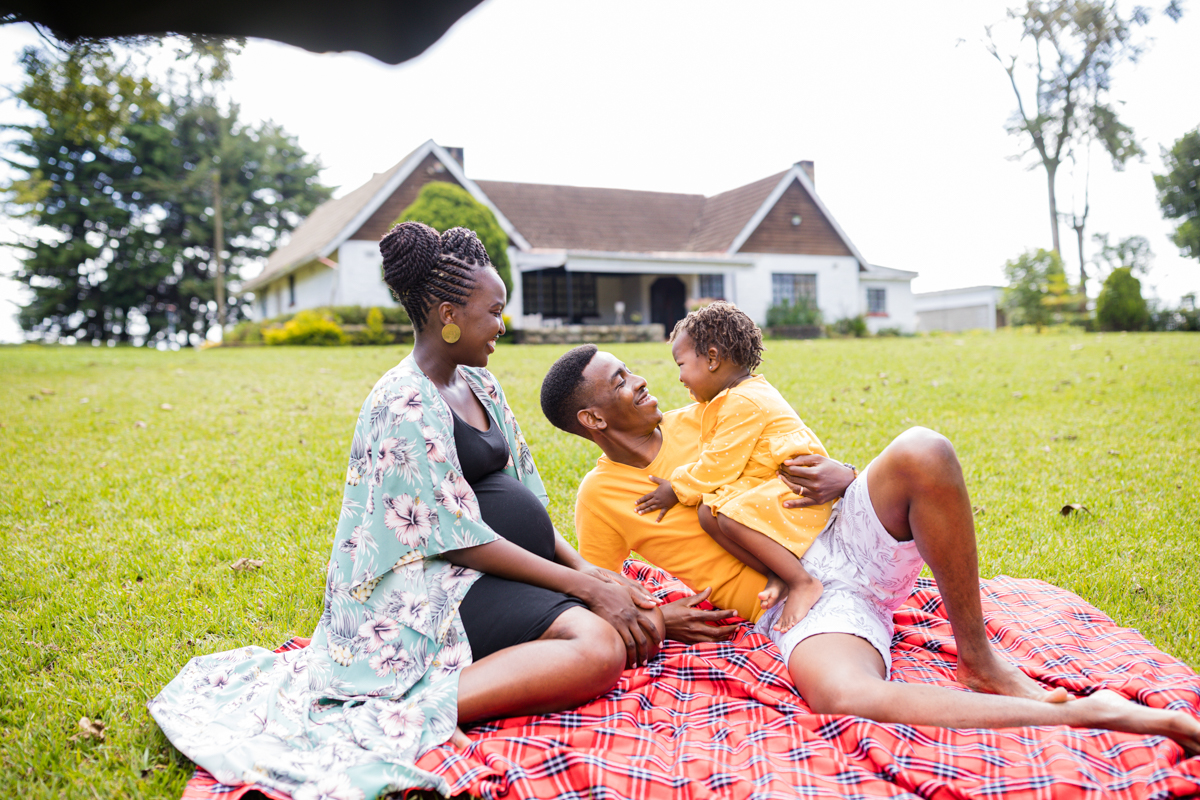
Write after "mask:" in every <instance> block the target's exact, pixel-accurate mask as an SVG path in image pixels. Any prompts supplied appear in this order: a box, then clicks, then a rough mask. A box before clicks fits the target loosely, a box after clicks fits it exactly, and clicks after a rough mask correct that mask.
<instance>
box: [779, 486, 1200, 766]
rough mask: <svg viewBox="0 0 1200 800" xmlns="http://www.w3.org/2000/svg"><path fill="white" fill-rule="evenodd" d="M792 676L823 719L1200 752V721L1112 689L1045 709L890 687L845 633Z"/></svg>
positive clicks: (870, 653)
mask: <svg viewBox="0 0 1200 800" xmlns="http://www.w3.org/2000/svg"><path fill="white" fill-rule="evenodd" d="M873 469H874V468H873V467H872V470H873ZM873 478H874V472H872V479H873ZM830 665H836V669H832V668H831V667H830ZM788 672H790V673H791V676H792V680H793V681H794V682H795V684H796V689H797V691H799V692H800V695H801V697H803V698H804V700H805V702H807V703H808V705H809V707H810V708H811V709H812V710H813V711H814V712H815V713H818V714H851V715H854V716H858V717H865V718H867V719H872V720H875V721H876V722H901V723H905V724H909V725H937V726H940V727H944V728H1020V727H1025V726H1027V725H1070V726H1072V727H1076V728H1104V729H1107V730H1113V731H1125V732H1128V733H1141V734H1148V735H1158V736H1169V737H1171V738H1172V739H1174V740H1175V741H1176V742H1178V743H1179V744H1180V745H1181V746H1182V747H1183V748H1184V750H1186V751H1187V752H1188V754H1189V755H1196V754H1198V753H1200V721H1197V720H1195V719H1194V718H1192V717H1191V716H1189V715H1188V714H1185V713H1183V712H1179V711H1164V710H1162V709H1155V708H1147V707H1145V706H1141V705H1138V704H1137V703H1133V702H1130V701H1129V700H1126V699H1125V698H1123V697H1121V696H1120V695H1118V694H1116V693H1115V692H1111V691H1107V690H1105V691H1099V692H1096V693H1095V694H1093V695H1091V696H1089V697H1085V698H1082V699H1079V700H1074V701H1072V702H1070V703H1046V702H1042V701H1040V700H1031V699H1029V698H1025V697H1005V696H1000V695H992V694H976V693H974V692H960V691H956V690H954V689H945V688H942V687H938V686H923V685H921V684H914V683H900V682H894V681H888V680H886V679H885V677H884V675H885V671H884V665H883V658H882V657H881V656H880V655H879V653H878V652H877V651H876V650H875V648H874V647H872V646H871V645H870V644H869V643H868V642H867V641H866V640H865V639H860V638H859V637H857V636H852V635H850V634H847V633H822V634H817V635H816V636H811V637H809V638H807V639H805V640H804V641H802V642H801V643H800V644H799V645H797V646H796V648H795V649H794V650H793V651H792V655H791V657H790V658H789V659H788Z"/></svg>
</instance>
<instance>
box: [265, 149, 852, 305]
mask: <svg viewBox="0 0 1200 800" xmlns="http://www.w3.org/2000/svg"><path fill="white" fill-rule="evenodd" d="M430 155H432V156H434V157H436V158H437V159H438V160H439V161H441V163H442V164H443V165H444V166H445V168H446V171H447V172H448V173H449V174H450V176H451V177H452V178H453V179H454V180H455V181H456V182H458V184H459V185H460V186H462V187H463V188H464V189H466V190H467V191H468V192H470V193H471V195H473V196H474V197H475V199H476V200H478V201H479V202H480V203H482V204H483V205H485V206H487V207H488V208H490V209H491V211H492V213H493V214H495V215H496V221H497V222H499V223H500V227H501V228H502V229H503V230H504V232H505V233H506V234H508V237H509V240H510V241H512V243H513V244H514V245H515V246H516V247H517V248H518V249H519V250H522V251H526V252H527V251H530V250H532V249H534V248H538V249H543V248H545V249H566V250H585V251H598V252H614V253H616V252H621V253H667V252H673V253H687V252H693V253H713V254H717V253H720V254H730V255H731V254H733V253H736V252H738V250H739V249H740V248H741V247H742V245H744V244H745V243H746V240H747V239H749V238H750V235H751V234H752V233H754V231H755V229H756V228H758V226H759V224H761V223H762V221H763V219H764V218H766V216H767V214H769V213H770V211H771V209H772V208H773V207H774V206H775V204H776V203H777V202H778V201H779V199H780V197H782V196H783V194H784V192H785V191H787V190H788V187H790V186H792V185H793V183H797V182H798V183H799V184H800V186H801V187H802V188H803V189H804V191H805V192H807V194H808V195H809V197H811V198H812V201H813V203H814V204H815V205H816V207H817V208H818V209H819V210H820V212H821V213H822V214H823V215H824V216H825V218H826V220H828V222H829V225H830V226H831V227H832V229H833V231H834V232H835V233H836V234H837V236H838V237H839V238H840V239H841V240H842V243H843V244H845V246H846V249H847V250H848V251H849V252H850V253H851V254H852V255H853V256H854V257H855V258H856V259H857V260H858V263H859V269H860V270H864V271H865V270H867V269H868V268H869V264H868V262H867V261H866V259H864V258H863V257H862V254H861V253H859V252H858V248H856V247H855V246H854V244H853V242H851V241H850V238H849V237H848V236H846V233H845V231H843V230H842V228H841V226H839V225H838V223H837V221H836V220H835V219H834V218H833V215H832V214H830V213H829V209H827V208H826V207H825V204H824V203H822V202H821V198H820V197H819V196H818V195H817V192H816V188H815V187H814V186H813V183H812V180H811V179H810V178H809V176H808V173H807V172H805V171H804V169H803V168H802V167H800V165H799V164H797V165H795V166H793V167H792V168H791V169H789V170H786V171H785V172H780V173H778V174H775V175H771V176H770V177H767V178H763V179H762V180H758V181H755V182H754V183H749V184H746V185H745V186H740V187H738V188H736V189H732V190H730V191H727V192H722V193H721V194H717V195H713V196H712V197H708V198H706V197H704V196H703V195H698V194H677V193H673V192H644V191H634V190H629V189H602V188H593V187H581V186H555V185H549V184H535V183H512V182H507V181H478V182H475V181H472V180H470V179H469V178H467V176H466V174H465V173H464V172H463V169H462V165H461V164H459V163H458V161H457V160H456V159H455V158H454V157H452V156H451V155H450V154H449V153H448V152H447V151H446V150H445V149H444V148H442V147H441V146H440V145H438V144H437V143H436V142H434V141H433V140H432V139H430V140H429V141H427V142H425V143H424V144H423V145H421V146H420V147H418V148H417V149H416V150H414V151H413V152H411V153H409V154H408V156H406V157H405V158H404V160H403V161H401V162H400V163H399V164H396V165H395V166H393V167H392V168H391V169H389V170H388V171H387V172H381V173H377V174H376V175H374V176H373V177H372V178H371V180H369V181H367V182H366V183H365V184H363V185H362V186H360V187H359V188H357V189H355V190H354V191H353V192H350V193H349V194H347V195H346V196H345V197H341V198H338V199H336V200H329V201H327V202H325V203H323V204H322V205H321V206H319V207H318V208H317V209H316V210H315V211H313V213H312V214H311V215H309V217H308V218H307V219H306V220H305V221H304V222H303V223H301V225H300V226H299V227H298V228H296V230H295V231H293V232H292V236H291V239H290V240H289V241H288V243H287V244H286V245H284V246H282V247H280V248H279V249H277V250H276V251H275V252H274V253H272V254H271V256H270V258H268V259H267V266H266V268H265V269H264V270H263V272H262V273H261V274H260V275H258V276H257V277H255V278H252V279H250V280H249V281H246V283H245V285H244V288H245V289H246V290H247V291H253V290H254V289H257V288H258V287H260V286H264V285H266V284H268V283H270V282H271V281H273V280H276V279H278V278H280V277H283V276H285V275H287V274H288V273H290V272H292V271H293V270H295V269H297V268H298V267H300V266H302V265H303V264H306V263H309V262H311V261H314V260H317V259H325V258H327V257H328V256H329V255H331V254H332V253H333V252H334V251H336V250H337V248H338V247H340V246H341V245H342V243H343V242H345V241H346V240H347V239H349V238H350V237H351V236H353V235H354V234H355V232H356V231H358V230H359V229H360V228H361V227H362V226H363V225H364V223H366V222H367V220H368V219H370V217H371V215H372V214H374V213H375V212H376V211H377V210H378V209H379V208H380V206H381V205H383V203H384V202H385V201H387V200H388V198H390V197H391V196H392V194H393V193H395V192H396V190H397V189H398V188H399V187H400V186H401V184H403V183H404V181H405V180H406V179H407V178H408V177H409V176H410V175H411V174H412V173H413V171H414V170H415V169H416V168H417V167H418V166H419V165H420V164H421V163H422V162H423V161H424V160H425V159H426V158H427V157H428V156H430ZM325 263H330V262H325Z"/></svg>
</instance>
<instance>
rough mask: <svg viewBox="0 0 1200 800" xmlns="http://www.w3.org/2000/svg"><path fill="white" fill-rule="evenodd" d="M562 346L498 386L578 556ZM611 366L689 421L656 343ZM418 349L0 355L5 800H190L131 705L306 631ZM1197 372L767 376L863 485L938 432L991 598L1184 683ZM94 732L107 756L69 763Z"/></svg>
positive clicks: (943, 359) (983, 350)
mask: <svg viewBox="0 0 1200 800" xmlns="http://www.w3.org/2000/svg"><path fill="white" fill-rule="evenodd" d="M565 349H566V348H564V347H553V346H546V347H515V346H502V347H501V349H500V350H499V351H498V352H497V353H496V354H495V356H493V359H492V368H493V371H494V372H495V373H496V374H497V376H498V377H499V378H500V380H501V382H502V383H503V385H504V387H505V389H506V391H507V393H508V396H509V399H510V402H512V404H513V406H514V409H515V411H516V413H517V416H518V418H519V419H520V421H521V423H522V425H523V426H524V428H525V432H526V434H527V436H528V438H529V441H530V443H531V445H532V446H533V450H534V455H535V457H536V459H537V462H538V465H539V467H540V469H541V471H542V474H543V476H544V477H545V479H546V484H547V488H548V490H549V492H550V496H551V498H552V502H551V513H552V516H553V517H554V521H555V523H556V524H557V525H558V526H559V528H560V530H562V531H564V533H567V534H568V535H569V536H571V535H573V534H572V531H573V529H574V527H573V524H572V504H573V498H574V487H575V486H576V485H577V483H578V481H579V479H580V478H581V477H582V476H583V474H584V473H585V472H586V471H587V470H588V469H589V468H590V465H591V463H592V462H593V461H594V459H595V455H596V451H595V450H594V448H592V447H591V446H590V445H588V444H587V443H585V442H583V441H582V440H580V439H576V438H573V437H572V438H568V437H567V436H566V435H565V434H561V433H559V432H557V431H554V430H553V429H552V428H551V427H550V426H549V424H548V423H546V422H545V420H544V419H543V418H542V415H541V412H540V411H539V408H538V401H537V392H538V387H539V385H540V379H541V376H542V375H543V374H544V372H545V369H546V367H547V366H548V365H549V364H550V363H551V362H552V361H553V360H554V359H555V358H556V357H557V356H558V355H559V354H560V353H561V352H563V350H565ZM611 349H612V350H613V351H614V352H616V353H617V354H618V355H619V356H620V357H622V358H624V359H625V360H626V361H627V363H628V364H629V365H630V367H631V368H632V369H633V370H634V371H636V372H639V373H640V374H642V375H644V376H646V377H647V378H648V379H649V380H650V384H651V389H652V391H654V392H655V394H657V396H658V397H659V400H660V402H661V404H662V406H663V408H673V407H676V406H678V405H681V404H682V403H683V402H684V401H685V393H684V391H683V389H682V387H681V386H680V384H679V383H678V381H677V378H676V371H675V367H674V364H673V363H672V362H671V360H670V354H669V351H668V349H667V346H666V345H646V344H640V345H613V346H612V347H611ZM406 352H407V350H406V349H405V348H401V347H387V348H353V349H351V348H333V349H291V348H274V349H271V348H268V349H224V350H221V349H218V350H209V351H205V352H193V351H188V352H180V353H160V352H154V351H142V350H131V349H123V348H122V349H106V348H91V347H75V348H39V347H18V348H3V349H0V370H3V375H4V381H3V386H0V409H2V411H0V454H2V460H0V524H2V531H3V543H2V549H0V595H2V597H3V606H2V608H0V636H2V637H3V638H2V640H0V641H3V643H4V646H3V649H2V651H0V683H2V686H0V758H2V759H3V769H2V770H0V792H2V793H3V795H4V796H18V797H62V796H72V797H92V796H96V797H118V796H120V797H123V796H162V797H177V796H178V795H179V793H180V792H181V790H182V788H183V784H184V782H185V781H186V780H187V778H188V776H189V775H190V772H191V765H190V764H189V763H188V762H187V761H186V760H184V759H182V758H181V757H180V756H179V755H178V754H177V753H175V752H174V751H173V750H172V748H171V747H170V746H169V745H168V743H167V741H166V739H165V738H164V737H163V736H162V734H161V733H159V731H158V729H157V727H156V726H155V725H154V723H153V722H152V721H151V719H150V717H149V715H148V714H147V713H146V709H145V703H146V701H147V699H149V698H150V697H152V696H153V695H154V694H155V693H156V692H157V691H158V690H159V688H160V687H161V686H163V684H165V683H166V682H167V681H168V680H170V679H171V678H172V677H173V676H174V675H175V673H176V672H177V671H178V670H179V669H180V668H181V667H182V666H183V665H184V663H186V662H187V660H188V659H189V658H191V657H192V656H194V655H198V654H202V653H209V652H213V651H217V650H224V649H229V648H232V647H236V646H240V645H245V644H257V645H262V646H265V647H272V646H275V645H278V644H279V643H280V642H282V641H284V640H285V639H287V638H288V637H289V636H292V635H307V634H308V633H310V632H311V630H312V628H313V626H314V624H315V623H316V621H317V618H318V615H319V613H320V608H321V595H322V590H323V587H324V577H323V574H322V573H323V567H324V564H325V563H326V559H327V556H328V551H329V545H330V540H331V536H332V534H333V530H334V526H335V522H336V519H337V513H338V508H339V505H340V498H341V491H342V489H341V481H342V478H343V476H344V474H345V463H346V458H347V454H348V452H349V440H350V435H351V432H352V430H353V426H354V420H355V416H356V414H357V411H358V408H359V405H360V403H361V402H362V399H363V397H364V396H365V395H366V392H367V391H368V390H369V389H370V387H371V386H372V385H373V384H374V382H375V380H376V379H377V378H378V376H379V375H380V374H381V373H383V372H384V371H385V370H386V369H388V368H389V367H391V366H392V365H393V364H395V363H396V362H397V361H398V360H399V359H400V358H401V357H402V356H403V355H404V354H405V353H406ZM1198 365H1200V337H1195V336H1191V335H1188V334H1159V335H1154V334H1147V335H1119V334H1105V335H1083V334H1047V335H1042V336H1036V335H1022V334H1019V333H1017V334H1014V333H1004V334H1000V335H988V336H963V337H961V338H956V337H953V336H950V337H934V338H918V339H873V340H858V341H854V340H849V341H817V342H769V343H768V350H767V360H766V363H765V364H764V366H763V372H764V374H766V376H767V377H768V378H769V379H770V380H771V381H772V382H773V383H774V384H775V385H776V386H777V387H778V388H779V389H780V390H781V391H782V392H783V393H784V395H785V396H786V397H787V398H789V399H790V400H791V401H792V403H793V404H794V405H795V407H796V408H797V409H798V410H799V412H800V414H801V416H802V417H803V418H804V419H805V421H806V422H807V423H809V425H811V426H812V427H813V429H814V430H816V431H817V433H818V434H819V435H820V436H821V438H822V440H823V441H824V443H825V445H826V447H827V448H828V449H829V451H830V453H831V454H832V455H835V456H837V457H838V458H841V459H845V460H848V461H852V462H853V463H856V464H858V465H859V466H863V465H865V464H866V463H867V462H868V461H869V460H870V459H871V457H872V456H873V455H875V454H876V453H878V452H879V450H880V449H881V448H882V447H883V446H884V445H886V444H887V443H888V442H889V441H890V440H891V439H892V438H893V437H894V436H896V434H898V433H900V432H901V431H903V430H904V429H905V428H907V427H909V426H911V425H925V426H928V427H931V428H934V429H936V430H938V431H941V432H943V433H945V434H946V435H947V436H949V437H950V438H951V439H952V440H953V441H954V443H955V445H956V446H957V448H958V453H959V457H960V459H961V460H962V463H963V467H964V469H965V471H966V474H967V483H968V486H969V487H970V490H971V493H972V497H973V500H974V503H975V505H976V506H977V507H978V511H977V516H976V523H977V527H978V537H979V541H980V560H981V571H982V574H983V575H984V577H991V576H993V575H996V574H1001V573H1003V574H1007V575H1014V576H1020V577H1031V578H1040V579H1042V580H1046V581H1050V582H1052V583H1055V584H1057V585H1059V586H1062V587H1065V588H1067V589H1070V590H1071V591H1074V592H1077V593H1079V594H1080V595H1082V596H1084V597H1085V598H1087V599H1088V600H1090V601H1091V602H1092V603H1094V604H1095V605H1097V606H1098V607H1100V608H1101V609H1103V610H1104V611H1105V612H1107V613H1108V614H1110V615H1112V616H1113V617H1114V618H1115V619H1116V620H1117V621H1118V622H1120V623H1121V624H1124V625H1128V626H1131V627H1135V628H1138V629H1139V630H1141V631H1142V633H1144V634H1145V635H1146V636H1147V637H1149V638H1150V639H1151V640H1152V641H1153V642H1155V643H1156V644H1157V645H1158V646H1159V647H1161V648H1163V649H1164V650H1166V651H1168V652H1170V653H1173V654H1175V655H1177V656H1179V657H1180V658H1182V659H1184V660H1185V661H1187V662H1188V663H1189V664H1191V665H1192V666H1193V667H1197V666H1200V641H1198V640H1197V630H1198V626H1197V623H1196V620H1197V618H1198V612H1200V598H1198V595H1197V586H1198V585H1200V577H1197V576H1198V575H1200V548H1197V546H1196V536H1197V533H1198V531H1200V499H1197V492H1196V468H1195V465H1196V463H1197V457H1198V456H1200V442H1198V441H1197V438H1198V437H1197V434H1198V433H1200V424H1198V423H1197V412H1198V411H1200V399H1198V398H1200V377H1198V376H1200V369H1198ZM1066 503H1082V504H1083V505H1085V506H1087V508H1088V509H1090V512H1091V513H1089V514H1077V515H1073V516H1071V517H1069V518H1064V517H1062V516H1061V515H1060V514H1059V510H1060V509H1061V508H1062V506H1063V505H1064V504H1066ZM240 557H248V558H255V559H263V560H264V562H265V563H264V565H263V566H262V568H261V569H259V570H256V571H255V570H251V571H244V572H235V571H233V570H232V569H230V564H231V563H232V562H233V561H235V560H236V559H238V558H240ZM84 716H87V717H89V718H97V717H98V718H100V719H101V720H102V721H103V723H104V725H105V728H106V739H105V741H103V742H99V741H97V740H94V739H72V738H71V737H72V736H73V735H75V734H76V733H78V729H77V727H76V723H77V721H78V720H79V718H80V717H84Z"/></svg>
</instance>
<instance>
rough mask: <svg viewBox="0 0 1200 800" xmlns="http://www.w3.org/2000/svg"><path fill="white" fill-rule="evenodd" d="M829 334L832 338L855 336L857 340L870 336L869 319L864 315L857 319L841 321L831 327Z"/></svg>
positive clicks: (850, 318)
mask: <svg viewBox="0 0 1200 800" xmlns="http://www.w3.org/2000/svg"><path fill="white" fill-rule="evenodd" d="M828 333H829V335H830V336H843V337H847V336H853V337H854V338H855V339H861V338H863V337H864V336H869V335H870V331H868V330H867V318H866V317H864V316H863V315H862V314H859V315H858V316H857V317H843V318H842V319H839V320H838V321H837V322H835V323H833V324H832V325H830V326H829V330H828Z"/></svg>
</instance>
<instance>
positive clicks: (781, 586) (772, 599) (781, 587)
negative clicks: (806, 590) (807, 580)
mask: <svg viewBox="0 0 1200 800" xmlns="http://www.w3.org/2000/svg"><path fill="white" fill-rule="evenodd" d="M787 591H788V587H787V584H786V583H784V582H783V579H782V578H780V577H779V576H778V575H776V574H775V573H774V572H768V573H767V585H766V586H765V587H763V590H762V591H761V592H759V593H758V604H759V605H760V606H762V607H763V608H772V607H773V606H774V605H775V604H776V603H778V602H779V601H780V600H781V599H782V598H784V597H787Z"/></svg>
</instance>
